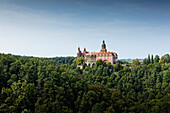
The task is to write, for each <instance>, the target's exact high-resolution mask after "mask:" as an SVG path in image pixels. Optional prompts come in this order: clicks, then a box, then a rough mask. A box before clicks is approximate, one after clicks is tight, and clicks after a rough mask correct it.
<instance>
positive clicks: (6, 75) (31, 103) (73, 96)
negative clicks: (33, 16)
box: [0, 54, 170, 113]
mask: <svg viewBox="0 0 170 113" xmlns="http://www.w3.org/2000/svg"><path fill="white" fill-rule="evenodd" d="M57 59H58V58H57ZM62 59H64V58H62ZM66 59H67V58H66ZM152 59H153V58H152V57H151V61H150V63H147V62H148V59H146V60H145V61H143V62H144V63H143V65H140V61H139V60H138V59H136V60H134V61H133V64H135V65H133V66H124V67H123V66H122V65H121V64H120V63H121V62H118V63H116V64H115V65H114V66H112V65H111V64H110V63H108V64H106V63H105V62H103V61H102V60H99V61H97V62H96V64H95V65H94V67H93V68H90V67H89V66H83V69H80V68H78V67H77V59H76V60H75V61H76V63H73V60H71V59H70V62H69V60H65V61H64V60H61V59H60V60H59V62H58V61H57V60H54V59H43V58H34V57H21V56H13V55H5V54H0V112H2V113H4V112H5V113H6V112H7V113H8V112H14V113H34V112H35V113H122V112H137V113H142V112H143V113H169V112H170V108H169V106H170V63H169V55H168V54H166V55H164V56H163V57H161V62H159V56H155V58H154V62H152ZM57 62H58V63H57ZM78 62H80V63H82V62H83V60H82V59H80V61H78Z"/></svg>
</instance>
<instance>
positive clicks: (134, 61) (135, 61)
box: [132, 59, 140, 66]
mask: <svg viewBox="0 0 170 113" xmlns="http://www.w3.org/2000/svg"><path fill="white" fill-rule="evenodd" d="M132 63H133V64H134V65H135V66H139V65H140V62H139V59H136V60H133V62H132Z"/></svg>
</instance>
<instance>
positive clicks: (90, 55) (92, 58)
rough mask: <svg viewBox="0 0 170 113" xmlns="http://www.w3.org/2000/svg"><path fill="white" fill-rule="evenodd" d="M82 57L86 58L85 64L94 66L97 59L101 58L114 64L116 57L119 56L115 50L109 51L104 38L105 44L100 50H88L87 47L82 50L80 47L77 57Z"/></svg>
mask: <svg viewBox="0 0 170 113" xmlns="http://www.w3.org/2000/svg"><path fill="white" fill-rule="evenodd" d="M78 57H82V58H84V59H85V64H86V65H88V66H90V67H93V65H94V64H95V63H96V61H97V60H99V59H101V60H102V61H105V62H106V63H109V62H110V63H111V64H112V65H113V64H115V63H116V59H117V58H118V56H117V54H116V53H115V52H107V49H106V44H105V41H104V40H103V44H102V47H101V50H100V52H87V51H86V48H84V51H83V52H81V51H80V48H79V47H78V52H77V58H78Z"/></svg>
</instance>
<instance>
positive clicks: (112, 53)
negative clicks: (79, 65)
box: [86, 52, 117, 56]
mask: <svg viewBox="0 0 170 113" xmlns="http://www.w3.org/2000/svg"><path fill="white" fill-rule="evenodd" d="M101 54H102V55H115V56H117V54H116V53H115V52H94V53H88V54H86V55H90V56H91V55H96V56H98V55H101Z"/></svg>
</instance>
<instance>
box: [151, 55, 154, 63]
mask: <svg viewBox="0 0 170 113" xmlns="http://www.w3.org/2000/svg"><path fill="white" fill-rule="evenodd" d="M151 63H152V64H153V63H154V60H153V55H152V56H151Z"/></svg>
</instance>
